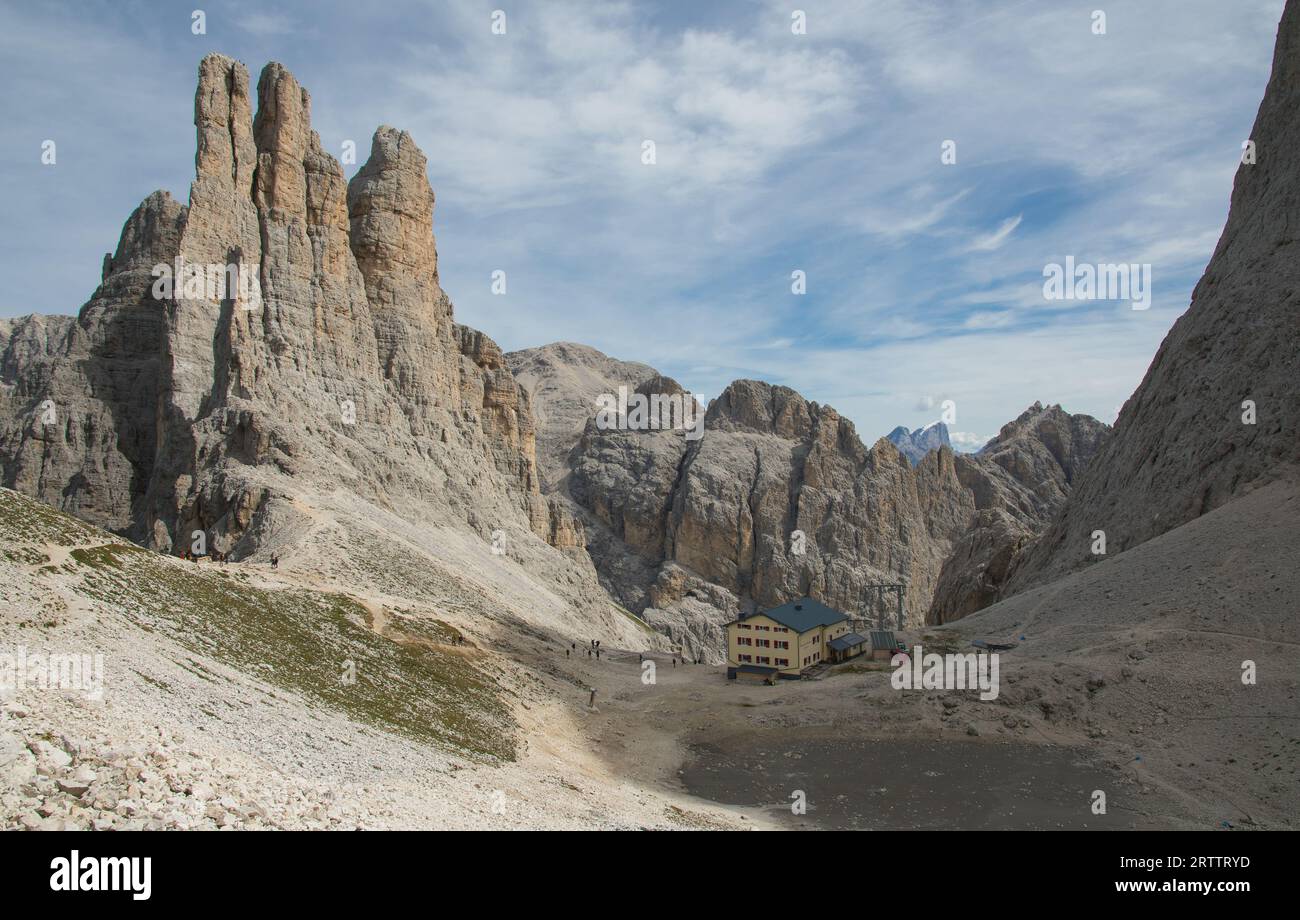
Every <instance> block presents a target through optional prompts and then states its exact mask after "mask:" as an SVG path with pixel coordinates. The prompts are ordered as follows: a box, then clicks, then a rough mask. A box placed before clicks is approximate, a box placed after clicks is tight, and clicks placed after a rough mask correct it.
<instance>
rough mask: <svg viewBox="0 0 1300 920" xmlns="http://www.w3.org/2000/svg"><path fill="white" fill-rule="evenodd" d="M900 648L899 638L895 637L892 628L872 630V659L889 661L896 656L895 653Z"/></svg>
mask: <svg viewBox="0 0 1300 920" xmlns="http://www.w3.org/2000/svg"><path fill="white" fill-rule="evenodd" d="M898 650H899V646H898V640H897V639H895V638H894V631H893V630H892V629H873V630H871V659H872V660H873V661H888V660H889V659H891V658H893V657H894V653H895V652H897V651H898Z"/></svg>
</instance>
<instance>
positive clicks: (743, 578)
mask: <svg viewBox="0 0 1300 920" xmlns="http://www.w3.org/2000/svg"><path fill="white" fill-rule="evenodd" d="M508 360H509V362H510V365H511V367H512V368H513V369H514V370H515V373H516V375H517V378H518V379H519V380H520V382H521V383H522V384H523V385H524V386H525V387H526V388H527V389H528V390H529V391H530V393H531V394H532V396H533V399H534V402H535V403H536V405H537V407H538V417H539V419H542V420H543V421H542V422H541V423H540V424H541V430H542V433H541V435H540V440H541V443H543V444H545V445H547V448H546V453H547V454H548V455H549V459H548V460H546V461H544V463H543V466H544V467H547V466H549V467H550V468H551V469H552V472H551V473H549V474H548V476H547V486H548V490H549V491H552V492H553V493H554V495H555V497H556V500H557V501H561V502H563V503H564V504H566V505H567V506H568V507H570V508H571V509H572V511H573V514H574V515H575V517H578V518H580V519H581V520H582V521H583V526H584V531H585V534H586V539H587V548H588V551H589V552H590V554H591V556H592V559H593V561H594V562H595V564H596V567H597V570H598V571H599V572H600V576H601V583H602V584H603V585H604V586H605V588H606V590H608V591H609V592H610V593H611V594H612V595H613V596H614V597H615V598H617V599H618V600H619V602H620V603H622V604H623V605H624V606H626V607H628V608H629V609H631V610H635V611H639V612H642V613H643V615H644V616H645V618H646V619H647V620H648V621H649V622H650V623H652V624H653V625H655V626H656V627H658V628H659V629H661V630H662V631H664V632H666V633H668V634H669V635H670V636H671V637H672V638H673V639H674V641H676V642H678V643H680V644H681V645H683V647H684V648H685V650H686V653H687V654H688V655H691V656H693V657H702V658H704V659H705V660H708V661H713V662H717V661H720V660H721V656H722V650H723V648H724V643H723V638H722V636H723V634H722V630H721V624H723V623H725V622H726V621H727V620H729V619H732V618H734V616H735V614H736V611H737V610H739V609H742V607H744V608H748V607H752V606H755V605H757V606H760V607H762V606H774V605H777V604H780V603H782V602H784V601H786V600H788V599H789V598H791V597H800V596H804V595H811V596H813V597H816V598H818V599H819V600H822V601H824V602H826V603H828V604H832V605H834V606H837V607H839V608H841V609H844V610H850V611H858V612H863V613H865V614H869V615H871V616H880V617H885V618H888V620H889V622H893V618H894V616H895V610H896V603H895V601H894V598H893V594H892V593H883V594H881V593H877V592H876V591H875V590H874V589H872V588H870V587H868V586H869V585H871V584H878V583H896V582H900V581H901V582H903V583H904V584H905V585H906V589H905V601H906V603H905V609H906V611H907V615H908V617H909V620H910V621H911V622H913V623H915V622H919V620H920V618H921V616H923V614H924V611H925V610H926V608H927V607H928V606H929V600H930V596H931V594H932V593H933V590H934V584H935V581H936V579H937V578H938V575H939V570H940V568H941V566H942V564H943V560H944V559H945V558H946V556H947V553H948V548H949V546H950V545H951V543H952V541H953V540H955V539H956V538H957V537H958V536H959V535H960V534H961V533H962V531H963V530H964V529H965V527H966V525H967V523H968V522H969V519H970V516H971V515H972V514H973V513H974V510H975V506H974V501H973V499H972V497H971V495H970V493H969V490H967V489H966V488H965V487H963V486H962V484H961V482H960V481H959V480H958V478H957V472H956V465H955V463H956V461H955V458H954V455H953V453H952V451H951V450H948V449H943V450H941V451H938V452H935V453H932V454H930V455H928V456H926V457H924V458H923V459H922V461H921V462H920V464H919V465H917V466H916V467H915V468H914V467H913V466H912V464H911V463H910V462H909V461H908V460H906V459H905V458H904V457H903V456H902V455H901V454H900V453H899V451H898V449H897V448H895V447H894V445H893V444H891V443H890V442H889V441H887V440H886V439H884V438H882V439H880V441H879V442H877V443H876V444H875V445H874V446H872V447H871V448H868V447H866V446H865V445H864V444H863V443H862V441H861V440H860V439H859V438H858V436H857V433H856V431H855V430H854V428H853V425H852V423H851V422H849V421H848V420H847V419H844V418H842V417H841V416H840V415H839V414H838V413H837V412H836V411H835V410H834V409H832V408H830V407H829V406H820V405H818V404H817V403H813V402H809V401H807V400H805V399H804V398H803V397H801V396H800V395H799V394H798V393H796V392H794V391H793V390H790V389H788V388H786V387H779V386H773V385H770V384H766V383H761V382H759V381H753V380H738V381H736V382H734V383H732V384H731V386H729V387H728V388H727V389H726V391H724V392H723V394H722V395H721V396H719V397H718V398H717V399H715V400H714V401H713V402H712V403H711V404H710V405H709V408H708V412H707V414H706V416H705V419H704V433H703V436H702V437H701V438H699V439H698V440H692V439H688V438H687V437H686V436H685V433H684V432H683V431H681V430H676V431H663V430H659V431H655V430H630V429H617V428H615V429H609V428H602V427H601V426H600V425H598V424H597V423H596V420H595V418H594V416H595V414H596V400H597V398H598V397H600V396H601V395H602V394H614V393H616V392H617V391H618V388H619V387H620V386H623V387H626V388H628V390H629V392H641V393H643V394H646V395H647V396H650V395H654V394H677V393H680V391H681V388H680V386H679V385H678V384H677V383H676V382H675V381H673V380H671V379H670V378H666V377H663V376H661V375H659V374H658V373H657V372H655V371H654V370H653V369H652V368H649V367H647V366H645V365H642V364H631V363H627V362H620V361H615V360H613V359H610V358H607V357H606V356H604V355H601V354H600V353H599V352H595V351H594V350H592V349H586V348H575V347H574V346H571V345H567V344H565V345H550V346H546V347H545V348H540V349H531V350H528V351H524V352H516V353H513V354H511V355H509V356H508Z"/></svg>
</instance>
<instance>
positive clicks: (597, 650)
mask: <svg viewBox="0 0 1300 920" xmlns="http://www.w3.org/2000/svg"><path fill="white" fill-rule="evenodd" d="M596 660H597V661H600V649H596Z"/></svg>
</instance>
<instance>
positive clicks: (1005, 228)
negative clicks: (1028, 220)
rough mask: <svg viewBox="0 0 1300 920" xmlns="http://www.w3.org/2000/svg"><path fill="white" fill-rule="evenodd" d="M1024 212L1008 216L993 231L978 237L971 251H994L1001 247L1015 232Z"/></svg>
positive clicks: (971, 245)
mask: <svg viewBox="0 0 1300 920" xmlns="http://www.w3.org/2000/svg"><path fill="white" fill-rule="evenodd" d="M1024 217H1025V216H1024V215H1023V214H1017V215H1016V216H1015V217H1008V218H1007V219H1006V220H1004V221H1003V222H1002V224H1001V226H999V227H998V228H997V229H996V230H994V231H993V232H992V233H986V234H984V235H983V236H979V237H976V238H975V240H974V241H973V242H972V243H971V244H970V246H969V247H967V248H968V250H969V251H971V252H992V251H993V250H995V249H1001V248H1002V244H1003V243H1005V242H1006V241H1007V237H1009V236H1011V234H1012V233H1014V232H1015V230H1016V228H1017V227H1019V226H1020V222H1021V221H1022V220H1024Z"/></svg>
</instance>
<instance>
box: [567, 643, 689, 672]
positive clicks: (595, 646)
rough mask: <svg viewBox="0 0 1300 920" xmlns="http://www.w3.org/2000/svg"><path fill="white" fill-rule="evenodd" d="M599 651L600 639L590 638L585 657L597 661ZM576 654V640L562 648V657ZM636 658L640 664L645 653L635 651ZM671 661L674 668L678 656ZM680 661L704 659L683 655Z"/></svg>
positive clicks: (687, 662)
mask: <svg viewBox="0 0 1300 920" xmlns="http://www.w3.org/2000/svg"><path fill="white" fill-rule="evenodd" d="M600 651H601V649H600V640H599V639H592V640H591V645H590V646H589V647H588V648H587V657H588V658H595V659H596V660H597V661H599V660H600ZM576 654H578V643H576V642H572V643H570V644H569V647H568V648H566V649H565V650H564V657H565V658H572V657H573V656H574V655H576ZM636 660H637V663H638V664H642V663H644V662H645V653H644V652H638V653H637V656H636ZM672 661H673V667H674V668H675V667H677V662H678V656H677V655H673V658H672ZM681 663H682V664H704V659H703V658H696V659H694V660H688V659H687V658H686V657H685V656H683V657H682V658H681Z"/></svg>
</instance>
